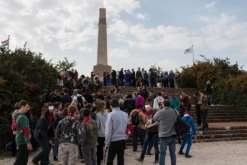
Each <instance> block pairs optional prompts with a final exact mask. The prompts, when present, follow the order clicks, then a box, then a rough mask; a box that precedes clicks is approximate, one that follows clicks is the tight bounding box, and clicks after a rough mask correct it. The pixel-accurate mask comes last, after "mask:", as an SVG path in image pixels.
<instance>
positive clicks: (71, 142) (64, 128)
mask: <svg viewBox="0 0 247 165" xmlns="http://www.w3.org/2000/svg"><path fill="white" fill-rule="evenodd" d="M76 113H77V108H76V106H75V105H70V106H69V107H68V109H67V116H66V117H65V118H64V119H62V120H61V121H60V122H59V123H58V126H57V128H56V132H55V138H57V140H58V142H59V148H60V149H59V158H61V159H62V164H63V165H67V164H72V165H74V164H75V161H76V159H77V158H78V142H79V137H80V134H81V132H80V131H79V130H80V123H79V121H78V120H76Z"/></svg>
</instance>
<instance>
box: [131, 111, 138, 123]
mask: <svg viewBox="0 0 247 165" xmlns="http://www.w3.org/2000/svg"><path fill="white" fill-rule="evenodd" d="M131 123H132V125H134V126H138V125H139V123H140V118H139V112H133V114H132V115H131Z"/></svg>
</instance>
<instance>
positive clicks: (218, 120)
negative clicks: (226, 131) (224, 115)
mask: <svg viewBox="0 0 247 165" xmlns="http://www.w3.org/2000/svg"><path fill="white" fill-rule="evenodd" d="M208 122H209V123H221V122H247V119H245V118H244V119H238V118H233V119H208Z"/></svg>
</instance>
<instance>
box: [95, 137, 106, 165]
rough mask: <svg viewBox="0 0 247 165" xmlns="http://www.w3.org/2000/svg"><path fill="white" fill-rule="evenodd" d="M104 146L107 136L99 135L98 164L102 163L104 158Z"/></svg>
mask: <svg viewBox="0 0 247 165" xmlns="http://www.w3.org/2000/svg"><path fill="white" fill-rule="evenodd" d="M104 146H105V138H104V137H98V145H97V165H100V164H101V161H102V160H103V158H104Z"/></svg>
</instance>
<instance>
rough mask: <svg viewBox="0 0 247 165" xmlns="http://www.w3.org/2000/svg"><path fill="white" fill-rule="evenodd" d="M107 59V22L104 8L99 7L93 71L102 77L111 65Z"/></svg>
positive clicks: (108, 71)
mask: <svg viewBox="0 0 247 165" xmlns="http://www.w3.org/2000/svg"><path fill="white" fill-rule="evenodd" d="M107 61H108V59H107V23H106V8H100V9H99V29H98V50H97V65H95V66H94V73H95V74H96V75H98V76H99V77H100V79H102V78H103V75H104V73H110V72H111V69H112V67H111V66H109V65H108V62H107Z"/></svg>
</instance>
